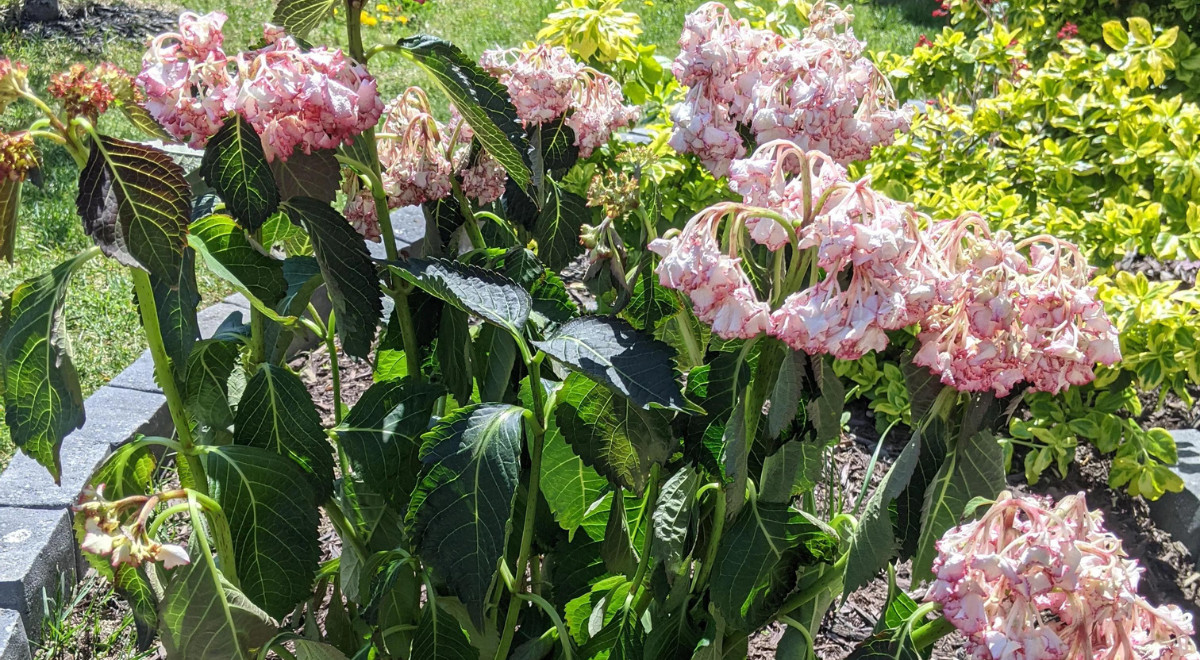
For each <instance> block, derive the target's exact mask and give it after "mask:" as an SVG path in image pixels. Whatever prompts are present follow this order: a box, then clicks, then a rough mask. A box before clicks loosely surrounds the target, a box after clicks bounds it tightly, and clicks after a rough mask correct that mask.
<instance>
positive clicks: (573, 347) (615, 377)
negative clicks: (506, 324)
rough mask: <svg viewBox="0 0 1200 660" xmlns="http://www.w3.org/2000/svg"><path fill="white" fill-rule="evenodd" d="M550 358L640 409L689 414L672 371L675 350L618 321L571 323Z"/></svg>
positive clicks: (554, 341)
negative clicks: (653, 406)
mask: <svg viewBox="0 0 1200 660" xmlns="http://www.w3.org/2000/svg"><path fill="white" fill-rule="evenodd" d="M534 343H535V344H536V345H537V347H538V348H539V349H541V350H543V351H545V352H546V354H547V355H549V356H550V357H553V358H554V359H556V360H558V361H559V362H562V363H563V364H565V365H567V366H568V367H570V368H571V369H574V370H576V371H579V372H581V373H583V374H586V375H587V376H590V377H591V378H594V379H596V380H597V381H599V382H601V383H604V384H606V385H608V386H609V387H612V388H613V389H615V390H616V391H617V392H620V393H621V394H624V395H625V396H627V397H629V398H630V399H631V400H632V401H633V402H634V403H635V404H637V405H638V406H642V407H646V406H648V405H650V404H655V405H658V406H661V407H663V408H669V409H672V410H683V408H684V406H685V402H684V399H683V394H682V393H680V391H679V384H678V383H676V382H675V371H674V369H672V367H671V355H672V351H671V347H669V346H667V345H666V344H664V343H662V342H661V341H658V340H657V339H654V338H653V337H651V336H649V335H647V334H645V333H641V332H638V331H637V330H634V329H633V327H632V326H630V325H629V324H628V323H627V322H625V321H622V320H621V319H617V318H609V317H601V316H584V317H582V318H578V319H574V320H572V321H569V322H567V323H565V324H564V325H563V326H562V327H561V328H559V329H558V331H557V332H555V333H554V334H553V335H551V336H550V338H549V339H547V340H546V341H540V342H534Z"/></svg>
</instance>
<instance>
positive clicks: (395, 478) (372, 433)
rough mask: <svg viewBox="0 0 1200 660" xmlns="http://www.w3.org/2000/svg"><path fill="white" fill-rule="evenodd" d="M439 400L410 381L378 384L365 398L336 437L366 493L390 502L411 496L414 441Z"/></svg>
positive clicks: (429, 388) (433, 390) (434, 391)
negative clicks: (377, 494)
mask: <svg viewBox="0 0 1200 660" xmlns="http://www.w3.org/2000/svg"><path fill="white" fill-rule="evenodd" d="M441 395H442V389H441V388H440V387H437V386H434V385H430V384H428V383H424V384H423V383H418V382H416V381H415V380H413V379H409V378H403V379H398V380H386V381H382V382H378V383H375V384H374V385H372V386H371V387H370V388H368V389H367V391H366V392H364V393H363V395H362V397H361V398H360V399H359V400H358V403H356V404H355V405H354V408H352V409H351V410H350V414H348V415H346V419H345V420H344V421H343V422H342V425H341V426H340V427H338V429H337V432H338V438H339V442H340V444H341V446H342V449H344V450H345V451H346V455H347V456H348V457H349V458H350V464H351V466H352V467H353V468H354V472H355V474H357V475H358V476H359V477H361V478H362V479H363V481H364V482H365V483H366V485H367V486H368V488H370V489H371V490H373V491H374V492H376V493H380V494H382V495H384V496H385V497H387V498H388V500H390V501H393V502H397V501H400V500H401V499H402V498H404V497H407V496H408V494H409V493H410V492H412V489H413V486H415V485H416V480H415V476H416V475H415V471H416V459H417V451H418V449H419V441H418V439H419V438H420V437H421V434H422V433H424V432H425V431H426V430H428V428H429V417H430V415H431V414H432V413H433V406H434V404H435V403H436V402H437V399H438V397H439V396H441Z"/></svg>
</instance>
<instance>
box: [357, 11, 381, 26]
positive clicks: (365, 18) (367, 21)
mask: <svg viewBox="0 0 1200 660" xmlns="http://www.w3.org/2000/svg"><path fill="white" fill-rule="evenodd" d="M358 20H360V21H362V24H363V25H366V26H368V27H369V26H373V25H378V24H379V21H378V20H376V19H375V17H374V16H372V15H370V14H368V13H367V12H365V11H364V12H363V13H361V14H359V19H358Z"/></svg>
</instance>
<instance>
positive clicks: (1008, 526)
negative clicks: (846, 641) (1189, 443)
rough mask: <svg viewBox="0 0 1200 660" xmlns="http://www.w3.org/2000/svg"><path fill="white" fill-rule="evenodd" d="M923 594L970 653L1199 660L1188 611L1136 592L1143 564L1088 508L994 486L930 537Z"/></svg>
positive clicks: (1001, 657) (1019, 659)
mask: <svg viewBox="0 0 1200 660" xmlns="http://www.w3.org/2000/svg"><path fill="white" fill-rule="evenodd" d="M937 548H938V557H937V559H935V560H934V564H933V570H934V573H935V575H936V576H937V579H936V581H935V582H934V583H933V585H932V587H930V589H929V592H928V594H926V597H925V598H926V600H929V601H932V602H936V603H940V604H941V605H942V612H943V614H944V616H945V617H946V619H947V620H948V621H950V622H951V623H952V624H953V625H954V626H955V627H956V628H958V629H959V630H960V631H962V633H963V634H964V635H966V637H967V645H966V650H967V652H968V653H969V654H970V657H971V658H972V659H974V660H1034V659H1037V660H1066V659H1067V658H1106V659H1111V660H1150V659H1154V660H1185V659H1186V660H1200V653H1197V651H1196V645H1195V643H1194V642H1193V641H1192V639H1191V636H1192V633H1193V629H1192V617H1191V615H1190V614H1187V613H1185V612H1183V611H1181V610H1180V609H1179V608H1178V607H1176V606H1174V605H1168V606H1166V607H1154V606H1152V605H1150V603H1149V602H1147V601H1146V599H1145V598H1142V597H1141V596H1139V595H1138V580H1139V578H1140V576H1141V572H1142V569H1141V568H1140V567H1138V563H1137V561H1135V560H1132V559H1130V558H1129V557H1128V556H1126V554H1125V552H1124V550H1122V548H1121V541H1120V540H1119V539H1118V538H1117V537H1116V536H1114V535H1113V534H1111V533H1110V532H1108V531H1107V530H1105V529H1104V525H1103V520H1102V517H1101V514H1100V513H1099V512H1096V511H1089V510H1088V508H1087V504H1086V502H1085V501H1084V498H1083V494H1082V493H1080V494H1079V495H1074V496H1068V497H1064V498H1063V499H1062V500H1060V501H1059V502H1058V504H1057V505H1052V504H1051V503H1050V502H1048V501H1041V500H1038V499H1034V498H1014V497H1012V496H1011V495H1010V494H1008V493H1002V494H1001V495H1000V497H999V498H998V500H997V501H996V503H995V504H993V505H992V507H991V509H989V510H988V512H987V513H986V514H985V515H984V516H983V517H982V518H981V519H980V520H978V521H976V522H972V523H968V524H965V525H962V526H960V527H956V528H954V529H952V530H950V531H949V532H947V533H946V535H945V536H943V537H942V539H941V540H940V541H938V544H937Z"/></svg>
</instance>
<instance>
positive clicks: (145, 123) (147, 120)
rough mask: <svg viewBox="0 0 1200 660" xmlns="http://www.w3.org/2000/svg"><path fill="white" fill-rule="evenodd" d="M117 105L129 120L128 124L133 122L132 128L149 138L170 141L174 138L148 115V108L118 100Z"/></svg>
mask: <svg viewBox="0 0 1200 660" xmlns="http://www.w3.org/2000/svg"><path fill="white" fill-rule="evenodd" d="M117 107H118V108H120V109H121V114H123V115H125V118H126V119H128V120H129V123H130V124H133V127H134V128H136V129H138V130H139V131H141V132H142V133H143V134H145V135H146V137H148V138H150V139H151V140H162V141H163V142H171V141H173V140H174V139H175V138H174V137H172V136H171V134H170V133H168V132H167V131H166V130H165V129H163V127H162V126H161V125H159V123H158V122H157V121H155V120H154V117H152V116H151V115H150V112H149V111H148V110H146V109H145V108H143V107H142V106H140V105H138V104H137V103H129V102H125V101H118V102H117Z"/></svg>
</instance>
